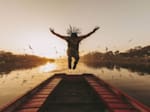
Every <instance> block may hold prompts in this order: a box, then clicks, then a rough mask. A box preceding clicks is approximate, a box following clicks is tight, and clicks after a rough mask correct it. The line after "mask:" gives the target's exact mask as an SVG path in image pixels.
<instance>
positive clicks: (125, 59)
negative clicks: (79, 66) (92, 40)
mask: <svg viewBox="0 0 150 112" xmlns="http://www.w3.org/2000/svg"><path fill="white" fill-rule="evenodd" d="M81 60H82V62H84V63H85V64H86V65H88V66H91V67H94V68H100V67H107V68H110V69H113V68H115V67H116V68H118V69H119V67H123V68H128V69H130V70H131V71H137V72H146V73H150V46H146V47H140V46H138V47H135V48H133V49H129V50H127V51H126V52H119V51H115V52H112V51H107V52H105V53H101V52H91V53H88V54H86V55H84V56H83V57H82V58H81Z"/></svg>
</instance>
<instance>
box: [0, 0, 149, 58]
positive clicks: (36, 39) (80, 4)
mask: <svg viewBox="0 0 150 112" xmlns="http://www.w3.org/2000/svg"><path fill="white" fill-rule="evenodd" d="M149 12H150V0H0V50H5V51H11V52H14V53H26V54H34V55H39V56H46V57H52V58H56V57H60V56H65V55H66V49H67V43H66V42H65V41H64V40H61V39H59V38H57V37H56V36H54V35H53V34H51V33H50V32H49V28H50V27H51V28H53V29H54V30H55V32H57V33H60V34H62V35H67V34H66V30H67V28H69V25H71V26H75V27H78V28H79V29H80V30H81V32H82V33H81V34H86V33H88V32H90V31H92V30H93V28H94V27H95V26H99V27H100V29H99V30H98V31H97V32H95V33H94V34H93V35H91V36H90V37H88V38H87V39H85V40H83V41H82V42H81V44H80V52H81V53H80V54H84V53H87V52H91V51H100V52H105V49H106V47H107V48H108V50H112V51H116V50H120V51H125V50H128V49H130V48H134V47H135V46H146V45H149V43H150V32H149V29H150V13H149Z"/></svg>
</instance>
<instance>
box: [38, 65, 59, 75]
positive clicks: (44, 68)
mask: <svg viewBox="0 0 150 112" xmlns="http://www.w3.org/2000/svg"><path fill="white" fill-rule="evenodd" d="M56 68H57V66H56V64H54V63H47V64H46V65H44V66H41V67H40V72H41V73H43V72H50V71H52V70H55V69H56Z"/></svg>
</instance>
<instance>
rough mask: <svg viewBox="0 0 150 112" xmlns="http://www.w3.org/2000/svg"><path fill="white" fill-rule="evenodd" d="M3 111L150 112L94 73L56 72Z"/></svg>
mask: <svg viewBox="0 0 150 112" xmlns="http://www.w3.org/2000/svg"><path fill="white" fill-rule="evenodd" d="M0 112H150V109H149V108H148V107H147V106H145V105H143V104H142V103H140V102H138V101H137V100H135V99H133V98H131V97H130V96H128V95H126V94H125V93H123V92H121V91H120V90H118V89H117V88H115V87H113V86H111V85H109V84H108V83H106V82H104V81H103V80H101V79H99V78H97V77H96V76H94V75H93V74H81V75H79V74H74V75H69V74H68V75H66V74H55V75H54V76H52V77H50V78H49V79H47V80H46V81H44V82H42V83H41V84H39V85H38V86H37V87H35V88H34V89H33V90H30V91H29V92H27V93H26V94H24V95H22V96H21V97H19V98H17V99H16V100H14V101H12V102H10V103H9V104H7V105H5V106H3V107H1V108H0Z"/></svg>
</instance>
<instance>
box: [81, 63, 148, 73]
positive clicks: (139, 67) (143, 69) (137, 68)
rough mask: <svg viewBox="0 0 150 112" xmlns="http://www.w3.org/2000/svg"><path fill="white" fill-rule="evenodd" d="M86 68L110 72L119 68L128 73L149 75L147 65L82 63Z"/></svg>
mask: <svg viewBox="0 0 150 112" xmlns="http://www.w3.org/2000/svg"><path fill="white" fill-rule="evenodd" d="M84 64H85V65H86V66H88V67H91V68H94V69H98V68H107V69H110V70H113V69H117V70H120V68H125V69H128V70H129V71H130V72H137V73H138V74H139V75H145V74H150V66H147V65H135V64H113V63H109V62H108V63H100V62H84Z"/></svg>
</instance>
